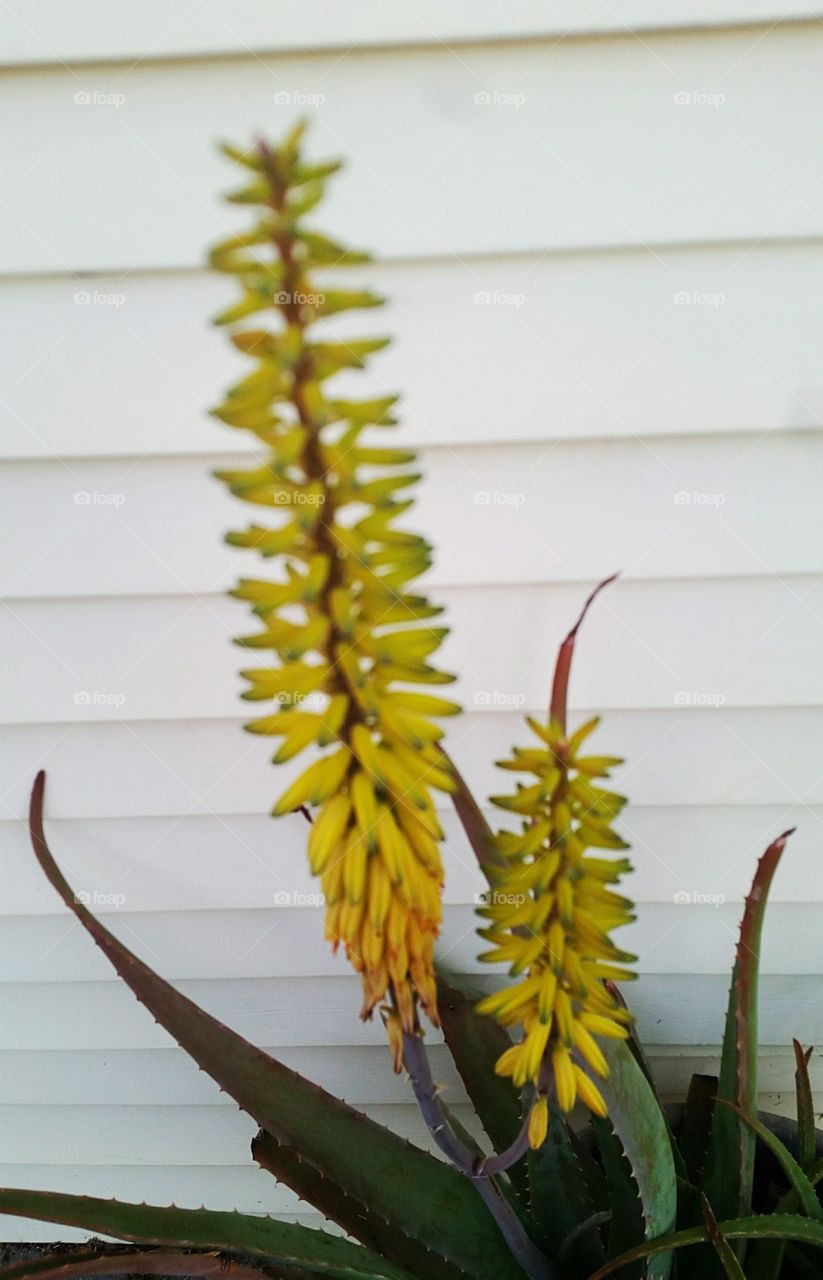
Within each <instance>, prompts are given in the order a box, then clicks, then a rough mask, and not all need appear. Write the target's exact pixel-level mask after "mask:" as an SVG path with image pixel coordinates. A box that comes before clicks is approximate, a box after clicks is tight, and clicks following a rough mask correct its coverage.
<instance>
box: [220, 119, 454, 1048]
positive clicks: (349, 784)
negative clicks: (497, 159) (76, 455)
mask: <svg viewBox="0 0 823 1280" xmlns="http://www.w3.org/2000/svg"><path fill="white" fill-rule="evenodd" d="M300 150H301V144H300V139H299V135H297V134H294V135H292V136H290V138H289V139H287V141H286V143H284V144H283V145H282V146H281V147H279V148H272V147H270V146H268V145H267V144H265V143H260V144H259V145H257V146H255V147H254V148H253V149H252V150H251V151H249V152H248V153H247V152H244V151H242V150H239V149H237V148H228V150H227V154H228V156H229V158H231V159H233V160H234V161H236V162H237V163H240V164H241V165H244V166H245V167H246V168H248V167H249V165H250V164H251V167H252V168H253V169H254V171H255V178H254V182H253V184H252V185H251V186H250V187H248V186H247V187H246V189H245V190H244V192H243V193H242V201H241V203H242V204H243V205H244V206H245V207H246V208H250V207H251V208H254V206H255V205H256V206H257V208H256V209H255V215H256V216H255V224H254V225H253V226H252V227H251V228H250V230H249V231H248V232H246V233H243V234H241V235H239V236H238V235H235V236H232V237H230V238H229V239H227V240H225V241H224V242H223V243H221V244H219V245H217V246H216V247H215V248H214V249H213V250H212V253H211V257H210V261H211V264H212V266H213V267H214V268H215V270H219V271H223V272H226V273H228V274H231V275H234V276H235V277H236V278H237V280H238V284H239V286H240V298H239V301H238V303H237V304H236V305H234V306H230V307H229V308H228V309H227V310H226V311H224V312H223V313H222V315H220V316H219V317H218V318H217V323H219V324H223V325H227V326H229V329H230V334H231V340H232V342H233V344H234V346H235V347H236V348H237V349H238V350H239V351H240V352H241V353H243V355H244V356H245V357H246V358H247V359H248V361H249V372H248V373H246V374H245V375H244V376H243V377H241V378H240V380H239V381H238V382H237V383H236V384H235V385H234V386H233V387H232V388H231V389H230V390H229V392H228V394H227V396H226V398H225V400H224V401H223V403H222V404H220V405H219V406H217V407H216V408H215V410H214V411H213V412H214V415H215V416H216V417H217V418H218V419H220V420H221V421H222V422H225V423H227V424H228V425H229V426H231V427H232V428H234V429H237V428H239V429H246V430H248V431H250V432H251V433H252V436H253V437H254V439H255V443H256V445H257V447H259V446H260V444H261V443H262V444H263V446H264V447H265V448H266V450H267V452H268V456H267V457H266V458H265V459H264V461H263V462H262V463H260V462H254V463H253V464H252V465H250V466H248V467H246V468H237V469H230V470H228V469H227V470H223V471H221V472H220V473H219V477H220V479H222V480H223V482H224V483H225V484H226V485H227V486H228V488H229V489H230V491H231V492H232V493H233V494H235V495H236V496H237V497H240V498H242V499H244V500H246V501H249V502H251V503H253V504H255V506H256V509H257V511H258V512H260V511H265V512H266V514H267V515H268V516H269V517H270V524H271V527H267V524H268V523H269V522H267V521H262V520H261V519H260V517H259V516H258V521H259V522H255V523H254V524H252V525H251V526H250V527H249V528H247V529H246V530H242V531H239V532H233V533H231V534H229V536H228V541H229V542H230V543H231V544H232V545H234V546H237V547H239V548H243V549H244V550H245V552H246V553H248V551H251V550H253V551H256V552H258V553H259V554H261V555H262V556H263V557H265V558H268V557H272V558H274V559H275V563H276V565H277V568H278V573H277V574H276V578H277V581H274V582H267V581H264V580H257V579H255V578H251V577H246V578H244V579H243V580H242V581H241V582H240V584H239V586H238V587H237V589H236V590H235V591H234V592H233V593H232V594H234V595H235V596H236V597H237V598H239V599H242V600H245V601H246V602H247V603H248V604H249V605H250V606H251V608H252V611H253V613H254V614H255V615H256V617H257V618H258V619H259V620H260V623H261V625H262V631H261V632H260V633H259V634H257V635H253V636H248V637H244V639H243V641H242V643H243V645H244V647H246V648H247V649H249V650H251V649H265V650H268V651H269V652H270V653H273V655H274V656H273V659H272V662H273V663H274V664H278V665H272V666H270V667H267V668H266V669H265V670H249V671H246V672H244V676H245V678H246V679H247V680H248V681H249V688H248V689H247V691H246V694H245V695H244V696H245V697H247V698H248V699H250V700H254V701H265V700H269V699H272V700H274V701H275V702H276V704H277V714H274V715H270V716H264V717H261V718H260V719H258V720H256V721H255V722H254V723H253V724H252V725H250V726H249V727H250V729H251V731H252V732H254V733H260V734H277V735H279V736H281V737H282V739H283V741H282V743H281V745H280V747H279V750H278V752H277V754H276V756H275V759H276V760H277V761H284V760H286V759H290V758H292V757H293V756H295V755H297V754H298V753H299V752H300V751H301V750H303V749H304V748H311V747H313V746H316V747H317V748H318V749H319V751H320V758H319V759H316V760H315V761H314V762H313V763H311V764H310V765H309V767H308V769H306V770H305V771H304V772H303V773H301V774H300V776H299V777H297V778H295V780H294V781H293V782H292V783H291V785H290V786H289V787H288V788H287V789H286V790H285V792H284V794H283V795H282V796H281V797H280V799H279V800H278V802H277V804H276V806H275V809H274V813H275V815H277V816H280V815H282V814H285V813H288V812H291V811H292V810H294V809H297V808H300V807H301V806H306V805H317V806H322V810H321V813H320V814H319V815H318V817H317V820H316V822H315V823H314V826H313V828H312V831H311V833H310V836H309V860H310V865H311V868H312V871H313V872H315V873H318V874H321V876H322V883H323V891H324V894H325V896H326V902H327V907H328V919H327V926H326V928H327V934H328V936H329V937H330V939H331V940H332V942H333V943H337V942H338V941H340V940H344V941H345V942H346V944H347V948H348V950H349V953H350V958H351V961H352V964H353V965H354V966H355V968H357V969H358V970H359V971H361V972H362V980H363V994H364V999H363V1012H364V1016H369V1015H370V1014H371V1011H372V1010H373V1008H375V1007H376V1006H377V1004H379V1003H380V1001H383V1000H385V999H386V997H387V996H390V995H393V996H394V998H395V1001H396V1006H397V1011H398V1012H397V1018H399V1021H400V1024H401V1025H402V1026H405V1027H406V1028H407V1029H411V1028H412V1027H413V1026H415V1024H416V1014H415V1001H416V998H417V995H419V997H420V1003H421V1004H422V1006H423V1007H424V1008H425V1009H426V1010H428V1011H429V1013H430V1014H431V1013H432V1011H433V1017H434V1019H435V1020H436V1017H437V1012H436V1004H435V995H434V965H433V958H432V949H433V943H434V938H435V936H436V934H437V931H438V928H439V924H440V894H439V886H440V877H441V870H440V865H441V864H440V855H439V850H438V843H439V841H440V840H441V839H442V832H441V830H440V825H439V822H438V821H437V814H436V810H435V806H434V802H433V799H432V788H443V789H450V787H451V785H452V779H451V777H450V775H449V772H448V770H447V769H446V768H445V767H444V764H443V760H442V757H441V755H440V753H439V751H438V749H437V746H436V743H437V741H438V739H439V738H440V736H441V733H442V731H441V729H440V727H439V725H438V723H437V721H439V719H440V718H441V717H442V716H447V715H453V714H454V713H455V712H456V711H458V710H459V708H458V707H457V706H456V705H455V704H454V703H452V702H449V701H448V700H446V699H443V698H439V697H434V696H433V695H432V694H430V693H428V692H427V691H426V686H435V685H440V684H444V683H447V682H449V681H450V680H451V679H452V677H451V676H449V675H447V674H446V673H444V672H441V671H439V670H438V669H437V668H436V667H435V666H434V665H432V657H433V655H434V653H435V651H436V650H437V649H438V647H439V646H440V644H441V642H442V640H443V638H444V636H445V634H446V632H445V630H444V629H443V628H442V627H440V626H434V625H431V623H430V622H427V621H426V620H427V619H431V618H433V617H435V616H436V615H437V614H438V613H439V612H440V610H439V608H437V607H436V606H434V605H431V604H429V602H428V600H427V599H426V598H425V597H424V596H422V595H420V594H418V593H417V592H416V590H415V587H414V586H410V585H409V584H411V583H412V581H413V579H414V578H416V577H417V576H418V574H419V573H421V572H422V571H424V570H425V569H427V568H428V566H429V564H430V561H431V555H430V548H429V546H428V544H427V543H426V542H425V541H424V540H423V539H422V538H420V537H419V536H418V535H417V534H413V533H409V532H407V531H406V530H405V529H404V528H403V527H402V525H401V524H400V522H399V518H400V517H402V516H403V514H404V513H405V512H406V511H407V510H408V509H409V507H410V506H411V505H412V504H411V502H410V501H409V500H408V499H407V498H406V496H405V493H404V490H405V489H406V488H407V487H408V486H410V485H411V484H413V483H414V482H415V480H416V479H417V476H416V475H415V473H414V471H413V470H412V469H411V464H412V463H413V462H414V453H413V452H411V451H409V450H407V449H393V448H387V447H384V445H383V440H382V439H381V440H379V441H376V440H375V441H374V442H373V441H372V439H370V436H372V432H373V427H377V428H378V429H379V430H383V429H384V428H386V427H390V426H391V425H392V424H393V422H394V418H393V416H392V412H391V411H392V407H393V403H394V399H395V398H394V397H384V398H382V399H380V400H374V399H371V400H365V401H362V402H359V401H355V400H343V399H340V398H338V397H337V396H336V395H335V394H334V393H333V392H329V391H328V389H327V388H328V381H327V380H329V379H333V378H334V376H335V375H336V374H337V373H338V372H340V371H341V370H343V369H346V368H362V367H363V366H364V364H365V362H366V359H367V357H368V356H369V355H370V354H371V353H372V352H375V351H379V350H380V349H381V348H382V347H383V346H385V345H386V344H385V341H384V340H383V339H380V338H364V339H351V340H348V341H347V342H345V343H342V342H334V341H329V340H328V338H326V337H325V336H324V335H323V333H322V332H319V333H318V334H315V330H314V325H315V322H316V321H318V320H319V321H321V322H322V320H323V317H324V316H325V315H326V314H328V313H330V311H331V310H333V311H334V312H335V313H336V312H342V311H349V310H354V309H361V308H364V307H371V306H374V305H377V304H378V303H379V302H380V301H381V299H379V298H377V297H376V296H375V295H373V294H371V293H369V292H368V290H365V289H356V290H352V291H349V292H347V291H346V290H345V289H343V288H337V287H335V288H332V282H329V284H328V286H327V285H326V281H325V276H326V273H327V272H329V271H331V270H333V269H335V268H337V267H343V266H346V265H349V264H353V263H356V262H363V261H366V260H367V259H366V258H365V257H364V255H361V254H354V253H351V252H349V251H347V250H345V249H343V248H340V249H338V247H337V246H334V245H332V248H333V253H332V254H331V256H330V254H329V248H328V246H329V244H330V243H331V242H330V241H328V240H326V239H325V238H324V237H323V236H321V235H319V234H318V233H317V232H315V231H313V230H309V229H307V228H306V227H304V225H303V218H304V215H307V214H308V213H309V211H310V210H311V209H312V208H313V207H314V206H315V205H316V203H317V200H318V198H319V197H320V196H322V194H323V189H324V185H325V181H326V179H327V177H328V176H329V175H330V174H331V173H332V172H333V171H334V168H335V167H336V166H327V167H324V166H320V167H319V168H318V167H317V166H308V167H307V166H306V164H305V162H304V160H303V158H302V156H301V154H300ZM307 175H311V176H307ZM316 270H317V271H322V272H323V277H324V279H323V283H324V289H323V293H322V294H321V292H320V290H319V288H316V287H314V282H313V280H312V276H313V275H314V273H315V271H316ZM313 295H316V297H318V298H321V297H322V298H324V299H325V301H323V302H312V301H301V299H302V298H304V297H305V298H308V299H311V297H312V296H313ZM248 317H253V319H252V321H251V323H252V324H253V326H254V327H253V328H249V325H248V322H247V318H248ZM364 432H365V435H364ZM352 507H355V508H356V510H354V511H352V510H351V508H352ZM346 508H349V510H346ZM352 517H353V518H352ZM410 684H413V685H415V686H420V688H419V691H418V692H412V691H409V689H408V687H407V686H409V685H410ZM307 696H311V698H312V699H314V698H317V699H318V706H316V707H314V706H313V707H312V708H311V710H309V708H308V707H304V706H303V705H302V704H303V700H304V699H305V698H306V697H307ZM398 809H400V810H401V811H402V812H403V814H404V821H405V817H406V815H411V816H410V818H409V822H408V823H405V825H406V830H405V831H404V832H402V833H401V832H400V831H399V829H398V826H397V821H396V819H395V818H390V817H389V816H387V815H389V814H390V812H391V811H394V810H398ZM352 811H353V815H354V816H352ZM412 819H416V821H417V823H418V824H419V826H420V828H421V830H422V834H418V835H415V832H414V830H413V828H412V826H411V825H410V823H411V821H412ZM355 825H356V828H357V832H358V833H359V834H357V836H356V838H355V837H354V836H353V835H351V829H352V828H353V827H355ZM410 841H411V844H410V843H409V842H410ZM370 858H371V859H375V860H377V861H376V869H375V870H374V871H373V872H372V867H371V863H370ZM401 890H402V892H401ZM343 897H345V902H344V901H343ZM389 901H390V905H389ZM412 912H418V913H419V920H418V922H417V923H418V925H419V935H417V934H416V935H415V957H414V971H413V972H412V970H411V969H410V967H409V964H410V960H409V952H408V948H407V946H406V934H407V932H408V925H409V917H410V914H411V913H412ZM388 918H391V920H392V921H393V937H394V944H395V950H394V959H393V964H392V971H391V975H389V972H388V967H387V964H384V963H383V962H382V960H380V959H379V954H378V953H379V945H378V942H379V940H378V937H377V934H378V933H379V928H380V924H379V922H380V921H382V920H384V919H388ZM358 931H361V932H358ZM361 952H362V953H364V955H365V956H366V959H365V960H364V958H363V955H362V954H360V953H361ZM390 986H391V987H392V989H393V990H392V991H391V992H390V991H389V987H390ZM394 1026H395V1023H394V1020H390V1021H387V1033H388V1034H389V1037H390V1039H392V1037H394V1038H395V1039H396V1036H395V1032H394ZM397 1052H398V1051H397V1050H396V1046H395V1048H394V1053H395V1061H397Z"/></svg>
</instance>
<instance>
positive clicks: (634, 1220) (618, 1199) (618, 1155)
mask: <svg viewBox="0 0 823 1280" xmlns="http://www.w3.org/2000/svg"><path fill="white" fill-rule="evenodd" d="M591 1126H592V1129H593V1130H594V1133H595V1136H596V1138H597V1145H598V1148H599V1150H600V1159H601V1162H602V1165H603V1172H604V1173H605V1175H606V1183H607V1185H608V1188H609V1205H610V1210H611V1213H610V1226H609V1247H608V1254H609V1257H610V1258H617V1257H619V1255H620V1254H621V1253H625V1252H626V1250H627V1249H631V1248H632V1247H633V1246H634V1245H636V1244H640V1243H641V1241H643V1240H645V1238H646V1230H645V1221H644V1218H643V1206H642V1203H641V1200H640V1192H639V1189H638V1186H637V1183H636V1182H635V1181H634V1178H633V1176H632V1171H631V1166H630V1165H629V1162H628V1160H627V1159H626V1156H625V1154H624V1152H623V1148H622V1146H621V1144H620V1142H619V1140H618V1138H617V1135H616V1134H615V1132H614V1129H613V1128H612V1125H611V1124H610V1123H609V1121H608V1120H601V1119H598V1118H597V1117H596V1116H595V1117H592V1120H591ZM642 1276H643V1264H642V1263H640V1262H638V1263H635V1264H634V1266H633V1267H629V1268H627V1270H626V1280H642Z"/></svg>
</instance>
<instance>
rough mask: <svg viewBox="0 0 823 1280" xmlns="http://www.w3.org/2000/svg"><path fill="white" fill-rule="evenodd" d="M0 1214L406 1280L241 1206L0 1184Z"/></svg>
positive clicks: (337, 1241)
mask: <svg viewBox="0 0 823 1280" xmlns="http://www.w3.org/2000/svg"><path fill="white" fill-rule="evenodd" d="M0 1213H7V1214H13V1215H15V1216H19V1217H22V1218H38V1219H39V1220H40V1221H42V1222H59V1223H60V1224H61V1225H62V1226H71V1227H80V1228H82V1229H83V1230H85V1231H93V1232H94V1233H95V1234H102V1235H107V1236H116V1237H117V1238H118V1239H120V1240H134V1241H137V1242H138V1243H142V1244H160V1245H169V1244H171V1245H175V1246H182V1247H190V1248H199V1249H219V1250H224V1249H225V1250H235V1251H237V1252H239V1253H245V1254H251V1255H253V1256H254V1257H258V1258H264V1259H265V1260H266V1261H267V1262H274V1263H275V1264H277V1263H283V1264H284V1265H286V1266H297V1267H302V1268H305V1269H307V1270H309V1271H313V1272H317V1273H318V1274H320V1275H326V1276H332V1277H335V1280H373V1277H375V1276H382V1277H385V1278H386V1280H408V1273H407V1272H404V1271H402V1270H401V1269H400V1268H399V1267H393V1266H392V1265H391V1264H390V1263H388V1262H385V1261H384V1260H383V1259H382V1258H380V1257H379V1256H378V1255H377V1254H376V1253H372V1252H371V1251H370V1250H369V1249H364V1248H363V1246H362V1245H359V1244H353V1243H352V1242H351V1241H349V1240H344V1239H343V1238H342V1237H340V1236H330V1235H327V1234H326V1232H325V1231H314V1230H310V1229H309V1228H308V1227H301V1226H296V1225H295V1224H294V1223H292V1222H277V1221H275V1219H274V1218H265V1217H257V1216H252V1215H250V1214H244V1213H220V1212H217V1211H216V1210H213V1209H178V1208H176V1207H175V1206H174V1205H171V1206H169V1207H168V1208H160V1207H158V1206H155V1205H147V1204H128V1203H126V1202H125V1201H121V1200H99V1199H97V1198H96V1197H94V1196H72V1195H64V1194H62V1193H58V1192H54V1191H27V1190H22V1189H21V1190H17V1189H11V1188H7V1187H3V1188H0Z"/></svg>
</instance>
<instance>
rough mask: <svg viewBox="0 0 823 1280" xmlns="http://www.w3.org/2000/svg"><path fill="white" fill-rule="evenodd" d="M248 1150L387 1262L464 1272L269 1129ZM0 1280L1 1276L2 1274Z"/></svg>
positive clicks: (443, 1275)
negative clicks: (350, 1193)
mask: <svg viewBox="0 0 823 1280" xmlns="http://www.w3.org/2000/svg"><path fill="white" fill-rule="evenodd" d="M251 1153H252V1156H253V1157H254V1159H255V1160H256V1161H257V1163H258V1164H259V1165H260V1167H261V1169H266V1170H267V1171H268V1172H269V1173H270V1174H272V1175H273V1176H274V1177H275V1178H277V1179H278V1181H280V1182H284V1183H285V1184H286V1186H287V1187H291V1189H292V1191H294V1192H295V1194H296V1195H298V1196H299V1197H300V1199H301V1200H307V1201H308V1203H309V1204H313V1205H314V1207H315V1208H316V1209H319V1210H320V1212H321V1213H322V1214H323V1215H324V1217H326V1218H328V1219H329V1221H330V1222H336V1223H337V1224H338V1226H340V1227H342V1228H343V1230H344V1231H346V1232H347V1234H348V1235H351V1236H354V1237H355V1239H356V1240H359V1241H360V1243H361V1244H364V1245H366V1247H367V1248H369V1249H374V1250H375V1251H376V1252H377V1253H379V1254H380V1255H381V1256H382V1257H384V1258H388V1259H389V1261H390V1262H395V1263H397V1264H398V1265H399V1266H402V1267H406V1268H408V1270H409V1271H412V1272H414V1273H415V1274H418V1275H426V1276H430V1277H431V1280H458V1278H459V1277H460V1276H462V1275H465V1272H462V1271H460V1270H459V1269H458V1268H457V1267H454V1266H452V1265H451V1264H450V1263H449V1262H447V1261H446V1259H445V1258H442V1257H441V1256H440V1255H439V1254H438V1253H437V1252H436V1251H435V1250H434V1249H433V1248H427V1247H426V1246H425V1245H424V1244H421V1242H420V1241H419V1240H414V1239H412V1238H410V1237H409V1236H406V1235H404V1234H403V1232H402V1231H401V1229H400V1228H399V1227H398V1226H397V1225H396V1224H395V1223H389V1222H386V1220H385V1218H381V1217H380V1216H379V1215H378V1214H376V1213H370V1212H369V1210H368V1209H366V1208H364V1206H363V1205H362V1204H360V1202H359V1201H358V1200H353V1199H352V1198H351V1197H350V1196H347V1195H346V1194H345V1192H344V1191H341V1189H340V1187H338V1186H337V1185H336V1184H335V1183H334V1182H331V1181H330V1180H329V1179H328V1178H324V1177H323V1176H322V1175H321V1174H319V1173H318V1172H317V1170H316V1169H314V1168H312V1166H311V1165H310V1164H308V1163H307V1162H306V1161H305V1160H301V1159H300V1157H299V1156H297V1155H295V1153H294V1151H293V1150H292V1149H291V1147H285V1146H283V1145H282V1143H280V1142H278V1141H277V1139H276V1138H273V1137H272V1136H271V1134H270V1133H265V1132H264V1130H262V1129H261V1130H260V1132H259V1133H258V1134H257V1136H256V1137H255V1138H254V1139H253V1140H252V1144H251ZM0 1280H3V1277H2V1275H1V1274H0Z"/></svg>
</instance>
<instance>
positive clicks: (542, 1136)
mask: <svg viewBox="0 0 823 1280" xmlns="http://www.w3.org/2000/svg"><path fill="white" fill-rule="evenodd" d="M548 1132H549V1103H548V1099H547V1098H546V1096H545V1094H540V1095H539V1096H538V1097H537V1098H536V1099H535V1101H534V1102H533V1104H532V1109H531V1111H530V1112H529V1146H530V1147H531V1149H532V1151H536V1150H537V1149H538V1147H542V1146H543V1143H544V1142H545V1141H546V1134H547V1133H548Z"/></svg>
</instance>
